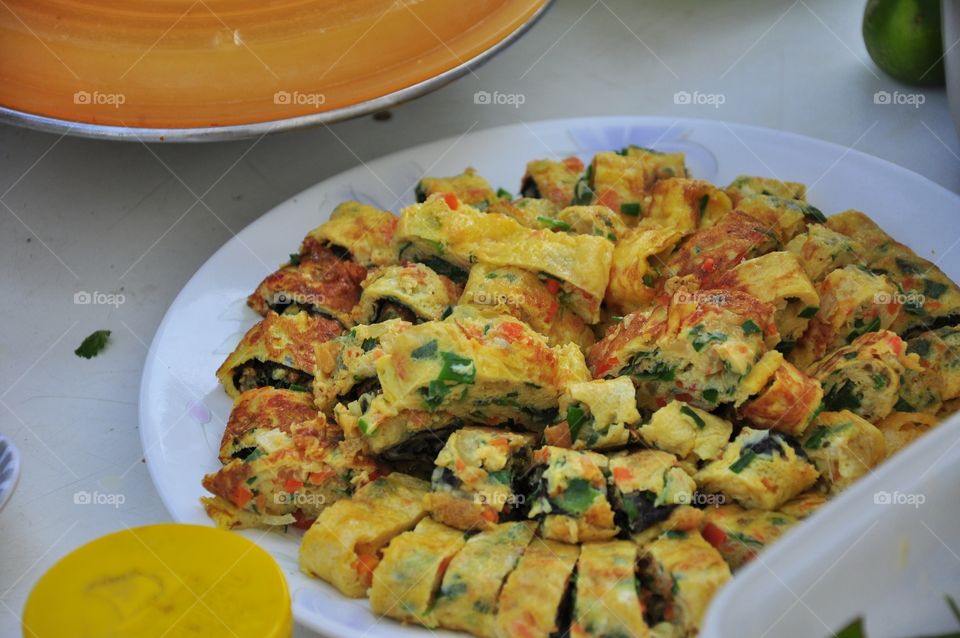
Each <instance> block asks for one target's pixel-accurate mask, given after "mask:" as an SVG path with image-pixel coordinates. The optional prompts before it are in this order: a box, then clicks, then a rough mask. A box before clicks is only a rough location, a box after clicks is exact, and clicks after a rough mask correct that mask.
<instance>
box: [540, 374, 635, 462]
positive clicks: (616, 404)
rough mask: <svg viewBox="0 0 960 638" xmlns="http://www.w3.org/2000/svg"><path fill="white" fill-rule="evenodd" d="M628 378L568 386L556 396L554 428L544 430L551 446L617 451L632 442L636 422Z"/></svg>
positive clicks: (633, 394)
mask: <svg viewBox="0 0 960 638" xmlns="http://www.w3.org/2000/svg"><path fill="white" fill-rule="evenodd" d="M635 394H636V390H635V389H634V387H633V382H631V381H630V378H629V377H617V378H616V379H596V380H594V381H581V382H578V383H571V384H570V385H568V386H567V387H566V389H565V390H564V392H563V394H562V395H561V396H560V404H559V407H560V418H562V419H563V421H561V422H560V423H559V424H558V425H555V426H552V427H549V428H547V430H546V431H545V432H544V435H545V436H546V440H547V441H548V442H549V443H551V444H552V445H558V446H560V447H571V448H573V449H575V450H601V449H609V448H618V447H623V446H625V445H627V444H628V443H631V442H633V441H635V440H636V438H637V435H636V425H637V424H638V423H639V422H640V412H639V411H637V400H636V396H635Z"/></svg>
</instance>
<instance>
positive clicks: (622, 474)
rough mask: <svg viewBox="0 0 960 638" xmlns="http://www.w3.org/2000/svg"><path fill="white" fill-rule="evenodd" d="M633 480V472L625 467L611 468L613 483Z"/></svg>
mask: <svg viewBox="0 0 960 638" xmlns="http://www.w3.org/2000/svg"><path fill="white" fill-rule="evenodd" d="M632 478H633V472H631V471H630V470H629V469H627V468H625V467H615V468H613V480H614V481H629V480H630V479H632Z"/></svg>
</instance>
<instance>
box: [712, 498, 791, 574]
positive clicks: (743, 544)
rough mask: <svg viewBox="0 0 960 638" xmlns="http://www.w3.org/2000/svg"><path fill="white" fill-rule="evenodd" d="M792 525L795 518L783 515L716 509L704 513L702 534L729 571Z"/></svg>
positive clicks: (731, 507) (725, 507)
mask: <svg viewBox="0 0 960 638" xmlns="http://www.w3.org/2000/svg"><path fill="white" fill-rule="evenodd" d="M796 523H797V519H796V518H794V517H793V516H790V515H788V514H784V513H783V512H768V511H766V510H748V509H744V508H742V507H740V506H739V505H733V504H730V505H720V506H719V507H709V508H707V509H706V510H705V514H704V519H703V530H702V534H703V538H704V539H705V540H706V541H707V542H708V543H710V544H711V545H713V547H714V548H715V549H716V550H717V551H718V552H720V555H721V556H723V559H724V560H725V561H727V565H729V566H730V569H737V568H738V567H741V566H742V565H744V564H745V563H747V562H748V561H750V560H752V559H753V558H754V557H755V556H756V555H757V554H758V553H759V552H760V550H762V549H763V548H764V547H766V546H767V545H769V544H770V543H772V542H773V541H775V540H776V539H778V538H780V536H782V535H783V534H784V533H785V532H786V531H787V530H788V529H790V528H791V527H792V526H793V525H795V524H796Z"/></svg>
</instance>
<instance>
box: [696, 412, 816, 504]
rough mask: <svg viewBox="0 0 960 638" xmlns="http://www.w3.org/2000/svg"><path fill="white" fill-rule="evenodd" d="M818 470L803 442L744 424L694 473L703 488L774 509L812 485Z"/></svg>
mask: <svg viewBox="0 0 960 638" xmlns="http://www.w3.org/2000/svg"><path fill="white" fill-rule="evenodd" d="M818 476H819V472H818V471H817V468H816V467H815V466H814V465H813V464H812V463H811V462H810V459H809V458H808V457H807V454H806V453H805V452H804V450H803V448H802V447H801V446H800V444H799V443H798V442H797V441H796V440H794V439H793V438H792V437H790V436H788V435H786V434H782V433H780V432H777V431H775V430H753V429H751V428H743V429H742V430H741V431H740V434H739V435H738V436H737V438H736V439H734V440H733V441H732V442H731V443H730V444H729V445H728V446H727V448H726V450H724V453H723V456H722V457H720V459H718V460H716V461H712V462H711V463H709V464H708V465H707V466H706V467H704V468H702V469H701V470H700V471H699V472H697V474H696V475H695V476H694V479H695V480H696V482H697V485H699V486H700V488H701V489H702V490H704V491H708V492H719V493H722V494H723V495H725V496H727V497H728V498H732V499H734V500H735V501H737V502H738V503H740V504H741V505H743V506H744V507H747V508H751V509H765V510H775V509H777V508H779V507H780V506H781V505H783V504H784V503H786V502H787V501H789V500H790V499H791V498H793V497H794V496H796V495H797V494H799V493H801V492H803V491H804V490H806V489H807V488H809V487H811V486H812V485H813V484H814V483H815V482H816V480H817V477H818Z"/></svg>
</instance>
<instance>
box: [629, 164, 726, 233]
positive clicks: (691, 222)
mask: <svg viewBox="0 0 960 638" xmlns="http://www.w3.org/2000/svg"><path fill="white" fill-rule="evenodd" d="M732 210H733V205H732V204H731V203H730V197H729V196H728V195H727V194H726V193H724V192H723V191H722V190H720V189H719V188H717V187H716V186H714V185H713V184H711V183H710V182H706V181H704V180H701V179H687V178H684V177H671V178H667V179H662V180H660V181H658V182H657V183H656V184H654V185H653V188H651V189H650V199H649V201H647V202H646V205H645V211H644V222H646V223H651V224H657V225H659V226H661V227H664V228H672V229H675V230H676V231H677V232H678V233H680V234H681V235H682V236H687V235H689V234H690V233H692V232H693V231H695V230H697V229H698V228H709V227H710V226H713V225H714V224H715V223H717V221H719V220H720V219H721V218H722V217H724V216H726V215H727V214H728V213H729V212H730V211H732Z"/></svg>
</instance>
